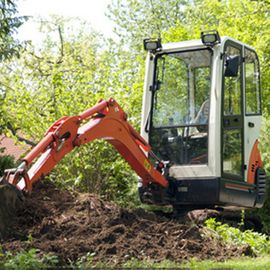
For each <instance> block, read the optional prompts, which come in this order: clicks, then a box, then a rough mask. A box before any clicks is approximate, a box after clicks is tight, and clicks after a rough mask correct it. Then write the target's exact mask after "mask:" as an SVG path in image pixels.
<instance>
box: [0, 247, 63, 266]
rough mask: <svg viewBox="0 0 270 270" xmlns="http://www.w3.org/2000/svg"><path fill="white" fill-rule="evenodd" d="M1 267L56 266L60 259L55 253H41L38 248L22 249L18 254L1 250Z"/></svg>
mask: <svg viewBox="0 0 270 270" xmlns="http://www.w3.org/2000/svg"><path fill="white" fill-rule="evenodd" d="M0 255H1V257H2V260H1V263H0V267H1V269H18V270H30V269H33V270H34V269H44V268H51V267H55V266H56V265H57V264H58V259H57V257H56V256H54V255H50V254H46V255H41V254H39V250H38V249H34V248H33V249H30V250H28V251H20V252H19V253H17V254H15V255H14V254H11V253H9V252H8V253H7V254H3V253H2V252H1V254H0Z"/></svg>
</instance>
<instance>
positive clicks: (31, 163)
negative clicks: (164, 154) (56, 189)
mask: <svg viewBox="0 0 270 270" xmlns="http://www.w3.org/2000/svg"><path fill="white" fill-rule="evenodd" d="M95 139H104V140H106V141H108V142H109V143H111V144H112V145H113V146H114V147H115V148H116V149H117V151H118V152H119V153H120V154H121V155H122V156H123V157H124V159H125V160H126V161H127V162H128V163H129V164H130V166H131V167H132V168H133V170H134V171H135V172H136V173H137V174H138V175H139V176H140V177H141V178H142V182H143V185H144V186H147V185H148V184H150V183H155V184H158V185H160V186H162V187H167V186H168V182H167V180H166V178H165V177H164V175H163V171H164V164H163V163H162V161H161V160H159V159H158V158H157V157H156V156H155V155H154V153H153V152H152V151H151V147H150V145H149V144H148V143H147V142H146V141H145V140H144V139H143V138H142V137H141V136H140V135H139V134H138V133H137V132H136V131H135V130H134V129H133V127H132V126H131V125H130V124H129V123H128V122H127V115H126V113H125V112H124V111H123V110H122V108H121V107H120V106H119V105H118V104H117V102H116V101H115V100H114V99H112V98H111V99H109V100H108V101H106V100H101V101H100V102H99V103H98V104H96V105H95V106H94V107H92V108H89V109H88V110H86V111H84V112H83V113H81V114H79V115H78V116H65V117H63V118H61V119H59V120H58V121H56V122H55V123H54V124H53V125H52V126H51V127H50V128H49V129H48V130H47V132H46V133H45V136H44V138H43V139H42V140H41V141H40V142H39V143H38V144H37V145H36V146H35V147H34V148H33V149H32V150H31V151H30V152H29V153H28V154H27V155H26V156H25V158H24V159H23V160H22V163H21V164H20V166H19V167H18V168H15V169H10V170H6V171H5V175H4V177H3V181H2V182H5V183H9V184H11V185H13V186H15V187H17V189H18V190H21V191H25V192H30V191H31V190H32V185H33V184H34V183H35V182H36V181H38V180H39V179H41V178H42V177H44V176H45V175H47V174H49V173H50V171H51V170H52V169H53V168H54V167H55V166H56V165H57V163H58V162H59V161H60V160H61V159H63V158H64V156H65V155H67V154H68V153H69V152H71V151H72V150H73V149H74V148H75V147H79V146H81V145H84V144H86V143H89V142H91V141H93V140H95ZM145 153H148V155H149V156H152V157H153V158H154V159H155V160H156V164H155V165H153V164H152V163H151V162H150V160H149V158H148V156H147V154H145Z"/></svg>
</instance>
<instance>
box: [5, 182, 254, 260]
mask: <svg viewBox="0 0 270 270" xmlns="http://www.w3.org/2000/svg"><path fill="white" fill-rule="evenodd" d="M206 235H207V233H206V232H205V229H203V227H202V226H200V225H196V224H194V223H192V222H190V221H189V222H184V221H183V220H177V219H172V218H166V217H165V216H161V215H157V214H154V213H152V212H147V211H145V210H143V209H133V210H129V209H125V208H120V207H119V206H117V205H116V204H114V203H111V202H105V201H103V200H101V199H100V198H99V197H98V196H96V195H93V194H81V193H76V194H75V193H70V192H68V191H62V190H59V189H57V188H56V187H55V186H53V185H52V184H51V183H39V184H38V185H37V186H36V187H35V189H34V190H33V192H32V194H31V195H30V196H28V197H27V199H26V200H25V202H24V203H23V205H22V207H21V209H20V210H19V211H18V213H17V218H16V223H15V226H14V228H13V233H12V234H11V235H10V236H9V237H7V238H6V239H4V240H1V245H2V248H3V250H4V251H10V252H14V253H16V252H18V251H20V250H27V249H29V248H37V249H39V250H40V252H41V254H43V253H44V254H46V253H53V254H54V255H57V256H58V257H59V260H60V262H61V263H68V262H69V261H75V260H77V259H78V258H80V257H82V256H84V255H86V254H87V253H88V254H92V256H93V261H94V262H98V261H101V262H107V263H114V264H119V263H123V262H125V261H127V260H129V259H131V258H138V259H151V260H154V261H161V260H164V259H169V260H173V261H177V262H181V261H183V260H186V259H190V258H194V257H195V258H197V259H199V260H201V259H212V260H217V261H223V260H225V259H228V258H232V257H238V256H241V255H243V254H245V255H250V248H249V247H237V246H228V245H225V244H224V243H222V242H221V241H219V240H217V239H213V238H211V237H209V235H208V236H206Z"/></svg>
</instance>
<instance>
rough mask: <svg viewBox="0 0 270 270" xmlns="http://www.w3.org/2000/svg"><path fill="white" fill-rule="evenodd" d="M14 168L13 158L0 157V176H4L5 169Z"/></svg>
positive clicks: (7, 156)
mask: <svg viewBox="0 0 270 270" xmlns="http://www.w3.org/2000/svg"><path fill="white" fill-rule="evenodd" d="M0 152H1V149H0ZM13 167H15V160H14V157H13V156H9V155H3V156H0V176H2V175H3V174H4V171H5V170H6V169H10V168H13Z"/></svg>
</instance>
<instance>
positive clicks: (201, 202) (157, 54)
mask: <svg viewBox="0 0 270 270" xmlns="http://www.w3.org/2000/svg"><path fill="white" fill-rule="evenodd" d="M144 46H145V49H146V50H147V51H148V54H147V60H146V78H145V87H144V96H143V108H142V123H141V135H142V137H143V138H144V139H145V140H146V141H147V142H148V143H149V144H150V145H151V146H152V150H153V152H154V153H155V154H156V155H157V156H158V158H159V159H161V160H163V161H164V162H165V163H166V164H168V165H167V166H168V168H167V170H166V171H167V173H166V178H167V179H168V182H169V186H168V188H167V194H165V195H164V192H157V188H156V187H155V188H153V186H148V187H145V186H142V185H140V183H139V194H140V197H141V200H142V201H143V202H146V203H154V204H172V205H174V206H175V207H176V208H181V207H188V206H190V207H191V206H194V207H195V208H196V207H210V206H215V205H219V206H224V207H226V206H235V207H242V208H243V207H246V208H248V207H261V206H262V204H263V201H264V199H265V193H266V175H265V171H264V170H263V167H262V161H261V157H260V153H259V150H258V137H259V132H260V127H261V120H262V106H261V102H262V100H261V87H260V69H259V60H258V56H257V54H256V52H255V50H254V49H253V48H251V47H250V46H248V45H247V44H244V43H242V42H240V41H237V40H234V39H232V38H230V37H221V38H220V37H219V35H218V33H217V32H216V31H211V32H206V33H202V35H201V40H193V41H184V42H178V43H169V44H161V41H160V40H157V41H156V42H155V40H153V39H147V40H145V41H144Z"/></svg>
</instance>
